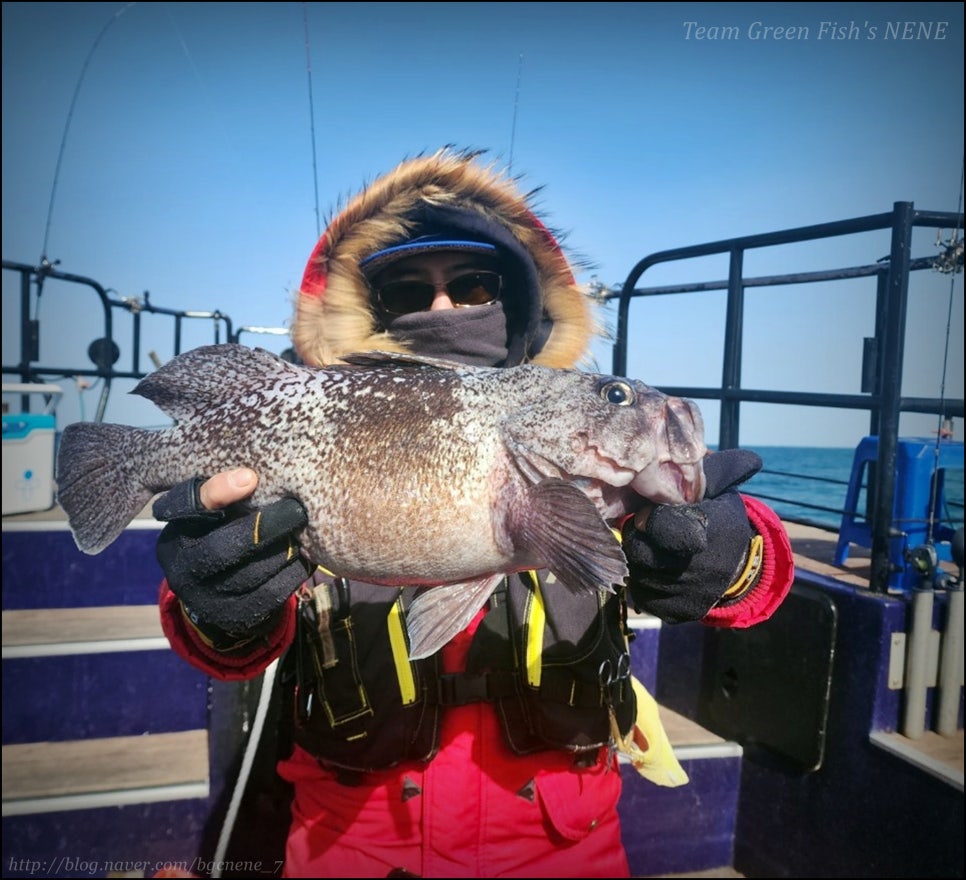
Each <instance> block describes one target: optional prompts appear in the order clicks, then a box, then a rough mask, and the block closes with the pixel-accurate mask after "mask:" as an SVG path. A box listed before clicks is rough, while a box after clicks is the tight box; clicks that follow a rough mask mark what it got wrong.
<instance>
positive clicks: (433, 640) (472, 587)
mask: <svg viewBox="0 0 966 880" xmlns="http://www.w3.org/2000/svg"><path fill="white" fill-rule="evenodd" d="M504 577H505V575H503V574H493V575H487V576H486V577H482V578H478V579H477V580H472V581H467V582H465V583H459V584H446V585H444V586H441V587H426V588H425V589H422V590H420V591H419V592H418V593H417V594H416V597H415V598H414V599H413V601H412V602H411V603H410V605H409V609H408V610H407V611H406V629H407V631H408V633H409V657H410V659H411V660H421V659H422V658H424V657H429V656H430V655H431V654H435V653H436V652H437V651H438V650H439V649H440V648H442V647H443V645H445V644H446V643H447V642H448V641H449V640H450V639H451V638H453V636H455V635H456V634H457V633H459V632H462V631H463V630H464V629H466V627H467V626H469V624H470V621H472V620H473V618H474V617H476V612H477V611H479V610H480V609H481V608H482V607H483V606H484V604H486V600H487V599H489V598H490V595H491V594H492V592H493V591H494V590H495V589H496V588H497V586H499V584H500V582H501V581H502V580H503V578H504Z"/></svg>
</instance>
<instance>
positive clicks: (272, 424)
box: [56, 344, 707, 644]
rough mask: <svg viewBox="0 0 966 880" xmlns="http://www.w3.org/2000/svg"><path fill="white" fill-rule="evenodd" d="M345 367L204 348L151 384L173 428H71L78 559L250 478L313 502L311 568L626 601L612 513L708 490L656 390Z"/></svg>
mask: <svg viewBox="0 0 966 880" xmlns="http://www.w3.org/2000/svg"><path fill="white" fill-rule="evenodd" d="M346 361H347V363H346V364H344V365H336V366H332V367H329V368H325V369H312V368H307V367H302V366H297V365H294V364H291V363H288V362H286V361H284V360H282V359H281V358H279V357H277V356H276V355H274V354H271V353H270V352H267V351H263V350H261V349H250V348H247V347H245V346H241V345H236V344H224V345H212V346H205V347H202V348H198V349H195V350H192V351H190V352H187V353H185V354H183V355H180V356H178V357H176V358H174V359H173V360H172V361H170V362H169V363H167V364H166V365H165V366H163V367H161V368H160V369H159V370H157V371H156V372H155V373H152V374H151V375H149V376H147V377H146V378H145V379H143V380H142V381H141V382H140V383H139V384H138V386H137V387H136V388H135V390H134V393H136V394H139V395H142V396H144V397H146V398H148V399H149V400H151V401H152V402H154V403H155V404H156V405H157V406H159V407H160V408H161V409H162V410H163V411H164V412H165V413H167V414H168V415H169V416H170V417H171V418H172V419H174V420H175V424H174V426H173V427H170V428H165V429H161V430H147V429H140V428H131V427H125V426H120V425H110V424H95V423H86V422H79V423H75V424H72V425H69V426H67V428H66V429H65V430H64V433H63V436H62V438H61V442H60V447H59V454H58V461H57V474H56V482H57V494H58V501H59V503H60V504H61V506H62V507H63V508H64V510H65V512H66V513H67V517H68V521H69V524H70V527H71V530H72V532H73V534H74V538H75V541H76V543H77V545H78V547H79V548H80V549H81V550H83V551H84V552H86V553H92V554H93V553H99V552H100V551H102V550H103V549H104V548H105V547H107V546H108V545H109V544H110V543H111V542H112V541H114V540H115V539H116V538H117V536H118V535H119V534H120V533H121V532H122V531H123V530H124V528H125V527H126V526H127V525H128V523H129V522H130V521H131V520H132V519H133V518H134V517H135V516H136V515H137V514H138V513H139V512H140V511H141V510H142V509H143V507H144V506H145V505H146V504H147V503H148V502H149V501H150V499H151V498H152V496H154V495H155V494H157V493H158V492H162V491H165V490H167V489H169V488H170V487H172V486H173V485H175V484H176V483H179V482H181V481H182V480H185V479H188V478H190V477H193V476H199V475H200V476H209V475H212V474H214V473H216V472H219V471H222V470H226V469H228V468H232V467H239V466H245V467H251V468H254V469H255V470H256V471H257V472H258V473H259V477H260V479H259V484H258V489H257V490H256V493H255V495H254V496H253V498H252V503H253V504H256V505H261V504H265V503H267V502H270V501H273V500H276V499H278V498H281V497H283V496H286V495H293V496H295V497H297V498H299V499H300V500H301V501H302V503H303V504H304V505H305V507H306V510H307V512H308V519H309V525H308V526H307V528H306V529H305V531H304V533H303V534H302V535H301V538H300V540H301V543H302V547H303V550H304V552H305V554H306V556H307V557H308V558H309V559H310V560H311V561H312V562H314V563H316V564H319V565H322V566H324V567H325V568H327V569H329V570H330V571H335V572H338V573H339V574H340V575H342V576H345V577H349V578H356V579H359V580H362V581H366V582H368V583H382V584H386V585H388V586H401V585H427V586H438V585H444V584H448V585H458V584H464V583H470V582H474V583H478V582H480V581H487V580H489V579H490V576H492V575H494V574H500V573H507V572H511V571H519V570H522V569H525V568H543V567H547V568H550V570H552V571H554V572H555V574H557V575H558V578H559V579H560V580H561V581H562V582H564V583H565V584H567V585H568V586H569V587H570V588H572V589H610V588H611V585H612V584H614V583H620V582H622V581H623V579H624V577H625V576H626V573H627V568H626V562H625V560H624V557H623V553H622V551H621V549H620V545H619V543H618V542H617V540H616V539H615V538H614V536H613V534H612V532H611V531H610V529H609V527H608V525H607V524H606V522H605V520H606V521H611V520H614V519H616V518H617V517H620V516H622V515H624V514H627V513H630V512H632V511H633V510H635V509H636V508H637V507H638V506H639V505H640V503H641V500H642V497H646V498H649V499H651V500H654V501H658V502H663V503H687V502H693V501H697V500H700V498H701V496H702V495H703V491H704V475H703V468H702V465H701V461H702V458H703V456H704V455H705V453H706V452H707V449H706V447H705V444H704V437H703V425H702V423H701V416H700V413H699V412H698V410H697V408H696V407H695V406H694V405H693V404H691V403H689V402H686V401H681V400H677V399H673V398H667V397H665V396H664V395H663V394H660V393H659V392H657V391H655V390H654V389H651V388H649V387H648V386H646V385H644V384H643V383H642V382H638V381H635V380H630V379H624V378H618V377H610V376H601V375H596V374H591V373H584V372H580V371H576V370H555V369H550V368H546V367H540V366H536V365H523V366H519V367H513V368H508V369H500V368H479V367H466V366H463V365H460V364H454V363H450V362H447V361H440V360H436V359H431V358H421V357H416V356H407V355H397V354H392V355H389V354H382V353H378V352H375V353H370V354H365V355H356V356H351V357H349V358H346ZM494 583H495V582H494ZM483 592H485V589H484V590H483ZM474 601H476V600H475V599H474ZM483 601H485V597H484V600H483ZM422 604H423V605H424V606H425V605H427V604H431V603H426V602H423V603H422ZM477 607H478V606H477ZM462 613H463V614H466V613H468V610H467V609H463V612H462ZM437 624H438V621H434V622H432V628H433V629H434V631H435V630H438V629H439V627H438V625H437ZM443 628H444V629H445V628H446V627H443ZM441 637H442V636H439V635H437V636H434V637H433V639H432V643H433V644H435V643H436V642H437V641H438V639H439V638H441Z"/></svg>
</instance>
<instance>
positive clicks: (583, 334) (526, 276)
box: [292, 148, 600, 367]
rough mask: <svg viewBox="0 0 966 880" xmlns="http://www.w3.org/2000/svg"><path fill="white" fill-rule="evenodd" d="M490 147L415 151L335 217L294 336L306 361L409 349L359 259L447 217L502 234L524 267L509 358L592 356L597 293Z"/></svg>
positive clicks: (460, 225)
mask: <svg viewBox="0 0 966 880" xmlns="http://www.w3.org/2000/svg"><path fill="white" fill-rule="evenodd" d="M480 156H481V153H480V152H479V151H469V150H463V151H456V150H451V149H449V148H446V149H442V150H439V151H438V152H436V153H433V154H432V155H427V156H420V157H417V158H414V159H408V160H406V161H404V162H402V163H401V164H399V165H398V166H397V167H396V168H395V169H394V170H392V171H390V172H389V173H388V174H385V175H383V176H382V177H380V178H378V179H377V180H375V181H374V182H373V183H371V184H370V185H368V186H367V187H365V188H364V189H363V190H362V191H361V192H360V193H359V194H358V195H356V196H355V197H354V198H352V199H351V200H350V201H349V202H348V204H347V205H346V206H345V207H344V208H343V209H342V210H341V211H340V212H339V213H338V214H337V215H336V216H335V217H334V218H333V220H332V221H331V222H330V223H329V226H328V228H327V229H326V230H325V232H324V233H323V235H322V237H321V238H320V239H319V242H318V244H317V245H316V247H315V250H314V251H313V252H312V255H311V257H310V258H309V262H308V265H307V266H306V269H305V274H304V276H303V278H302V284H301V289H300V290H299V292H298V295H297V301H296V306H295V315H294V318H293V322H292V339H293V342H294V344H295V349H296V351H297V352H298V354H299V356H300V357H301V358H302V360H303V361H305V362H306V363H308V364H313V365H316V366H324V365H327V364H331V363H334V362H337V361H338V360H339V359H340V358H341V357H342V356H344V355H347V354H349V353H351V352H355V351H371V350H375V349H379V350H383V351H400V352H405V351H407V349H406V346H405V344H404V343H403V342H401V341H399V340H397V339H394V338H393V337H392V336H391V335H390V334H389V333H388V332H387V331H386V330H385V329H384V328H383V327H382V324H381V323H380V318H379V315H378V314H377V312H376V311H375V310H374V309H373V307H372V304H371V299H370V291H369V287H368V284H367V282H366V279H365V277H364V276H363V274H362V271H361V270H360V268H359V263H360V261H361V260H363V259H365V258H366V257H368V256H370V255H372V254H374V253H375V252H377V251H380V250H382V249H384V248H387V247H391V246H393V245H397V244H400V243H402V242H405V241H408V240H409V239H411V238H412V237H413V236H414V235H418V234H420V232H421V230H424V229H426V228H427V227H429V228H436V227H439V226H444V227H446V228H447V229H452V230H455V231H457V232H463V233H465V234H468V235H471V236H472V237H473V238H474V239H480V238H482V239H484V240H487V241H492V242H493V244H495V245H497V246H498V248H499V249H500V250H501V253H502V254H503V256H504V259H505V260H506V262H507V263H508V264H509V266H510V267H511V271H512V272H514V273H516V275H517V278H518V282H519V283H518V284H517V285H516V287H515V290H516V291H517V292H516V293H515V294H514V295H513V301H512V302H508V303H507V304H506V306H507V308H508V333H509V335H510V337H511V338H510V346H509V347H510V351H511V360H510V361H509V363H514V362H516V363H519V362H522V361H532V362H533V363H538V364H544V365H546V366H551V367H573V366H577V365H581V364H583V363H584V362H585V360H586V358H587V357H588V356H589V346H590V343H591V340H592V338H593V337H594V335H595V334H597V333H598V332H600V329H599V324H598V321H597V318H596V315H595V306H594V303H593V301H592V299H591V298H590V297H589V296H588V295H587V294H586V293H585V292H584V291H583V290H582V289H581V288H580V287H578V285H577V284H576V282H575V280H574V275H573V272H572V270H571V267H570V265H569V263H568V261H567V258H566V257H565V256H564V254H563V252H562V250H561V248H560V245H559V244H558V243H557V241H556V239H555V238H554V236H553V234H552V233H551V232H550V231H549V230H548V229H547V227H546V226H544V224H543V223H542V222H541V221H540V219H539V218H538V217H537V215H536V213H535V212H534V209H533V208H532V207H531V205H530V200H531V199H532V195H533V194H532V193H528V194H524V193H521V192H520V191H519V190H518V189H517V187H516V185H515V182H514V181H513V180H512V179H511V178H509V177H507V176H506V175H504V174H503V173H501V172H499V171H496V170H495V169H494V167H493V166H492V165H489V166H485V165H483V164H481V163H480V162H479V161H478V160H479V157H480ZM514 352H515V354H514Z"/></svg>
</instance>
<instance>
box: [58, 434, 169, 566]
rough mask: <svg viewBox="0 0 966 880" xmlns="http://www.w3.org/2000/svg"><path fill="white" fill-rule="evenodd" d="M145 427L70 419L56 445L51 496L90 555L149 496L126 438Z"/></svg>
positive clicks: (118, 531)
mask: <svg viewBox="0 0 966 880" xmlns="http://www.w3.org/2000/svg"><path fill="white" fill-rule="evenodd" d="M148 433H149V432H147V431H145V430H143V429H139V428H131V427H127V426H125V425H109V424H103V423H99V422H75V423H73V424H70V425H68V426H67V427H66V428H64V431H63V434H62V435H61V438H60V444H59V446H58V449H57V467H56V477H55V480H56V483H57V502H58V503H59V504H60V506H61V507H62V508H63V509H64V512H65V513H66V514H67V523H68V525H69V526H70V530H71V533H72V534H73V536H74V542H75V543H76V544H77V546H78V548H79V549H80V550H83V551H84V553H88V554H90V555H94V554H97V553H100V552H101V551H102V550H103V549H104V548H106V547H107V546H108V545H109V544H111V543H113V541H114V540H115V539H116V538H117V537H118V536H119V535H120V534H121V532H123V531H124V529H125V528H126V527H127V525H128V524H129V523H130V522H131V520H132V519H134V517H136V516H137V515H138V513H139V512H140V511H141V510H142V509H143V507H144V506H145V505H146V504H147V503H148V502H149V501H150V500H151V496H152V494H153V493H152V492H151V491H150V490H149V489H148V488H147V487H146V486H145V485H144V483H143V482H142V481H141V476H140V472H139V468H141V467H142V464H143V463H142V462H141V460H140V459H141V457H140V456H139V455H137V454H134V449H135V448H136V447H135V445H134V444H132V442H131V441H132V439H134V438H136V437H137V435H140V434H145V435H147V434H148Z"/></svg>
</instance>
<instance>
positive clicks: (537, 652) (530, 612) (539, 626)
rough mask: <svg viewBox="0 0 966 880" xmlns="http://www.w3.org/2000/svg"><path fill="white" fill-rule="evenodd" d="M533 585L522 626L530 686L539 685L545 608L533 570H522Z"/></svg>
mask: <svg viewBox="0 0 966 880" xmlns="http://www.w3.org/2000/svg"><path fill="white" fill-rule="evenodd" d="M524 574H525V575H527V577H528V578H529V579H530V583H531V585H532V586H533V595H532V597H531V599H530V601H529V602H528V603H527V613H526V620H525V621H524V626H525V627H526V631H527V656H526V658H525V659H526V668H527V682H528V683H529V684H530V686H531V687H540V681H541V677H542V675H543V665H542V663H541V656H542V654H543V630H544V627H545V625H546V622H547V609H546V606H545V605H544V603H543V592H542V591H541V590H540V579H539V578H538V577H537V573H536V572H535V571H527V572H524Z"/></svg>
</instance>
